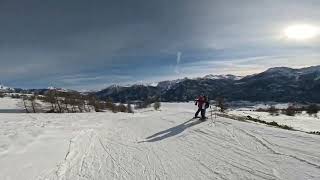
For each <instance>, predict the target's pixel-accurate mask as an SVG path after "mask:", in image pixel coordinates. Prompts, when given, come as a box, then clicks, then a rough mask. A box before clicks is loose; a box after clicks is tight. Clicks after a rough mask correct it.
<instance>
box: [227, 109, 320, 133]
mask: <svg viewBox="0 0 320 180" xmlns="http://www.w3.org/2000/svg"><path fill="white" fill-rule="evenodd" d="M258 107H261V108H267V107H262V106H258ZM281 107H282V108H283V107H284V105H278V106H276V108H281ZM285 108H286V107H285ZM255 109H256V108H238V109H233V110H231V111H228V114H231V115H236V116H251V117H253V118H256V119H260V120H264V121H266V122H272V121H275V122H277V123H278V124H280V125H287V126H290V127H292V128H293V129H296V130H301V131H305V132H313V131H320V112H319V113H318V114H317V116H310V115H308V114H307V113H306V112H305V111H304V112H302V113H301V114H296V115H295V116H287V115H284V114H280V115H278V116H272V115H270V113H268V112H257V111H254V110H255Z"/></svg>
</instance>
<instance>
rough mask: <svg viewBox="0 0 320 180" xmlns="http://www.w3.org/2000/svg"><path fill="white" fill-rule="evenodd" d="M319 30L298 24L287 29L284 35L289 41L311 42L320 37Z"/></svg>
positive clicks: (311, 26)
mask: <svg viewBox="0 0 320 180" xmlns="http://www.w3.org/2000/svg"><path fill="white" fill-rule="evenodd" d="M319 33H320V31H319V28H317V27H316V26H313V25H309V24H296V25H291V26H288V27H287V28H285V30H284V34H285V36H286V37H287V38H288V39H292V40H301V41H302V40H309V39H313V38H315V37H316V36H318V35H319Z"/></svg>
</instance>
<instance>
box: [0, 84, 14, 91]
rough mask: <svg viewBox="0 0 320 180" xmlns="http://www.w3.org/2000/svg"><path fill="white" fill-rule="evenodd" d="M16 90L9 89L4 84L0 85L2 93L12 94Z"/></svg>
mask: <svg viewBox="0 0 320 180" xmlns="http://www.w3.org/2000/svg"><path fill="white" fill-rule="evenodd" d="M12 91H14V88H10V87H7V86H5V85H3V84H0V92H12Z"/></svg>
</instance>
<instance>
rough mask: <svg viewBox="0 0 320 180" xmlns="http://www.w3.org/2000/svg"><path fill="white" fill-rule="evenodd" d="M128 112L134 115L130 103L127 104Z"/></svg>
mask: <svg viewBox="0 0 320 180" xmlns="http://www.w3.org/2000/svg"><path fill="white" fill-rule="evenodd" d="M127 111H128V113H134V112H133V109H132V106H131V103H130V102H128V104H127Z"/></svg>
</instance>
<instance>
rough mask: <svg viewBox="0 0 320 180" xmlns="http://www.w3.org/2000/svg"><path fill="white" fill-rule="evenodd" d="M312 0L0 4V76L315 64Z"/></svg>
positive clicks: (143, 79) (183, 72) (111, 79)
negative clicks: (297, 35) (303, 36)
mask: <svg viewBox="0 0 320 180" xmlns="http://www.w3.org/2000/svg"><path fill="white" fill-rule="evenodd" d="M319 10H320V1H318V0H304V1H301V0H281V1H279V0H260V1H256V0H241V1H239V0H199V1H194V0H175V1H172V0H162V1H155V0H136V1H131V0H113V1H110V0H94V1H89V0H68V1H62V0H55V1H49V0H29V1H22V0H20V1H18V0H0V24H1V28H0V63H1V66H0V82H1V83H3V84H5V85H7V86H12V87H22V88H42V87H48V86H57V87H64V88H71V89H78V90H91V89H101V88H104V87H106V86H108V85H111V84H122V85H125V84H133V83H151V82H157V81H161V80H169V79H176V78H183V77H197V76H204V75H206V74H230V73H231V74H235V75H247V74H252V73H257V72H261V71H263V70H266V69H267V68H269V67H274V66H288V67H304V66H311V65H319V64H320V40H319V37H314V38H313V39H311V40H308V41H295V40H290V39H287V38H286V37H285V35H284V29H285V28H286V27H288V26H290V25H295V24H311V25H313V26H315V27H319V26H320V24H319V19H320V11H319Z"/></svg>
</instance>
